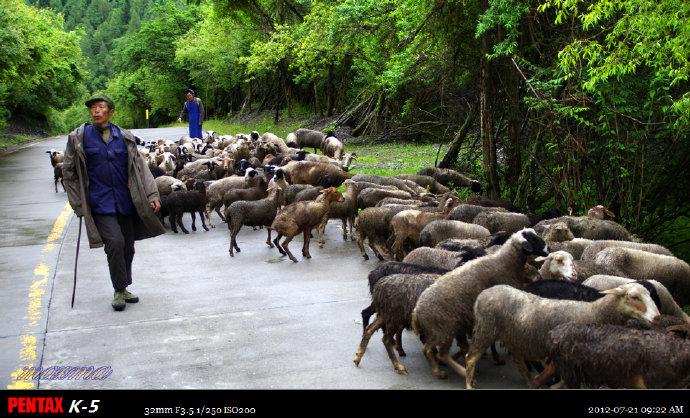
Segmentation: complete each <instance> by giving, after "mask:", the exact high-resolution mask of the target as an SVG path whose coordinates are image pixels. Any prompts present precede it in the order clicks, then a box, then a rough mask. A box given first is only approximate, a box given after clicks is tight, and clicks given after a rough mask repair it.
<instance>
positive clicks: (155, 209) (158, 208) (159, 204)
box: [149, 200, 161, 213]
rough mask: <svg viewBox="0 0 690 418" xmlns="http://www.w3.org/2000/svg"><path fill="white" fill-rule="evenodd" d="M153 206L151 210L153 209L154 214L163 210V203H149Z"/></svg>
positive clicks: (156, 201) (155, 201)
mask: <svg viewBox="0 0 690 418" xmlns="http://www.w3.org/2000/svg"><path fill="white" fill-rule="evenodd" d="M149 204H150V205H151V209H153V213H158V211H159V210H161V202H160V201H158V200H154V201H153V202H151V203H149Z"/></svg>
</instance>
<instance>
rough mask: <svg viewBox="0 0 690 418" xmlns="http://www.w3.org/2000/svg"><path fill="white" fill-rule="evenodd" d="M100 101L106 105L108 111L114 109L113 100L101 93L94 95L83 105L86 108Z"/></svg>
mask: <svg viewBox="0 0 690 418" xmlns="http://www.w3.org/2000/svg"><path fill="white" fill-rule="evenodd" d="M101 101H103V102H106V103H107V104H108V108H109V109H115V102H113V99H111V98H110V97H108V96H106V95H105V94H102V93H97V94H94V95H93V96H91V98H90V99H89V100H87V101H86V103H85V104H86V107H91V105H92V104H94V103H96V102H101Z"/></svg>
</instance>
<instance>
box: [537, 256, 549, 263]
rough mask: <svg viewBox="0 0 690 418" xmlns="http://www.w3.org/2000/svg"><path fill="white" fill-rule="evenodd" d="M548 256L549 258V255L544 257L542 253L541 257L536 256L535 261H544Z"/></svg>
mask: <svg viewBox="0 0 690 418" xmlns="http://www.w3.org/2000/svg"><path fill="white" fill-rule="evenodd" d="M546 258H547V257H544V256H543V255H542V256H539V257H537V258H535V259H534V261H535V262H537V263H541V262H542V261H546Z"/></svg>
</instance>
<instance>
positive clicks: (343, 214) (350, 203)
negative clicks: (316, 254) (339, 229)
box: [317, 179, 357, 246]
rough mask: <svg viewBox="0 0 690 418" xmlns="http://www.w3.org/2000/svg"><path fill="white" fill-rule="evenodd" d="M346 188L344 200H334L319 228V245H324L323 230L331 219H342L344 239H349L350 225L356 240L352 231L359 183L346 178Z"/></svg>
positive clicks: (343, 193)
mask: <svg viewBox="0 0 690 418" xmlns="http://www.w3.org/2000/svg"><path fill="white" fill-rule="evenodd" d="M343 184H344V185H345V190H344V191H343V192H342V195H343V200H342V202H333V203H331V206H330V207H329V209H328V216H327V217H326V218H325V219H324V222H322V223H321V224H320V225H319V226H318V228H317V232H318V234H319V246H323V244H324V239H323V232H324V229H325V228H326V223H327V222H328V220H329V219H340V221H341V222H342V225H343V239H344V240H347V232H348V226H349V231H350V239H351V240H352V241H354V240H355V236H354V234H353V233H352V229H353V228H354V223H355V218H356V217H357V183H356V182H354V181H352V180H349V179H348V180H345V183H343Z"/></svg>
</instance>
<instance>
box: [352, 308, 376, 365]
mask: <svg viewBox="0 0 690 418" xmlns="http://www.w3.org/2000/svg"><path fill="white" fill-rule="evenodd" d="M382 326H383V318H381V317H377V318H376V319H375V320H374V322H372V323H371V325H369V326H368V327H367V328H366V330H365V332H364V335H363V336H362V341H361V342H360V343H359V348H358V349H357V352H356V353H355V358H354V362H355V365H357V366H359V362H360V361H362V356H364V352H365V351H366V350H367V345H368V344H369V340H370V339H371V336H372V335H373V334H374V332H376V330H377V329H379V328H381V327H382Z"/></svg>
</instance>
